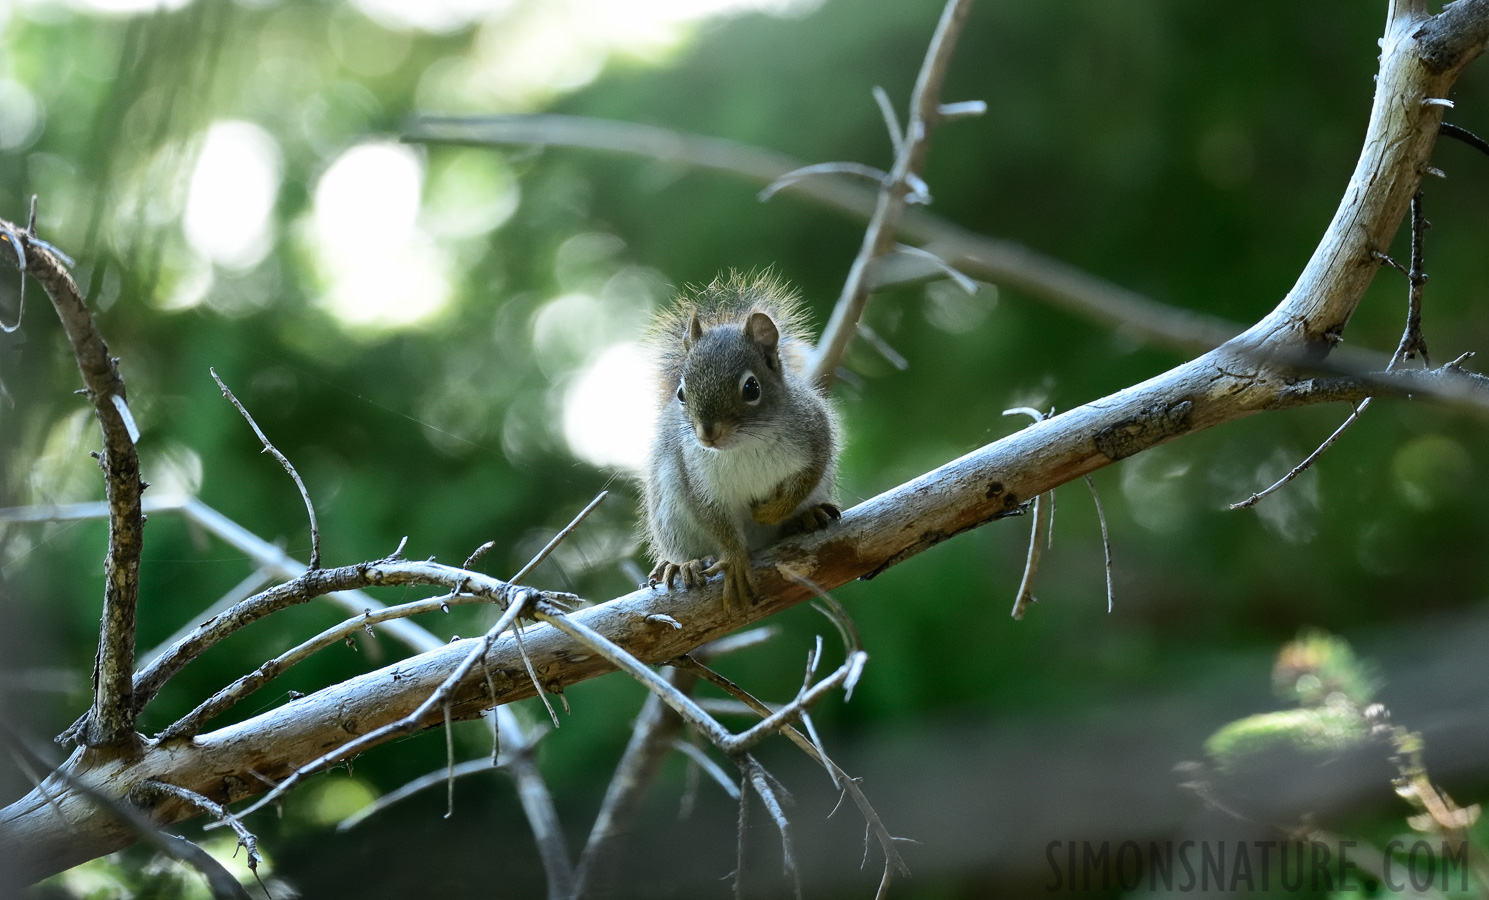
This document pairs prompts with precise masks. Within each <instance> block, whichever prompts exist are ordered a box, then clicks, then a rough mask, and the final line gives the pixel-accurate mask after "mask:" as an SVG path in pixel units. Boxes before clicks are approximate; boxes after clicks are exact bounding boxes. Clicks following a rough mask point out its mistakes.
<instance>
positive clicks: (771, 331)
mask: <svg viewBox="0 0 1489 900" xmlns="http://www.w3.org/2000/svg"><path fill="white" fill-rule="evenodd" d="M744 331H745V337H747V338H749V339H750V340H752V341H754V342H755V343H757V344H759V345H760V347H761V349H763V350H765V351H767V352H773V351H774V350H775V349H776V345H777V344H779V343H780V342H781V333H780V332H779V331H777V330H776V323H774V322H772V321H771V320H770V316H767V315H766V314H765V313H763V312H757V313H750V317H749V318H748V319H746V320H745V326H744Z"/></svg>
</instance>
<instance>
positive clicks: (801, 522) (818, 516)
mask: <svg viewBox="0 0 1489 900" xmlns="http://www.w3.org/2000/svg"><path fill="white" fill-rule="evenodd" d="M842 517H843V511H842V510H841V509H839V508H838V505H837V504H836V503H818V504H817V505H816V506H809V507H807V508H806V509H804V510H802V511H801V512H800V513H799V514H797V515H796V516H793V517H792V518H790V519H788V520H786V522H785V524H783V525H781V536H782V537H785V536H786V535H788V534H805V533H806V532H808V531H816V530H817V529H818V528H822V527H824V526H825V525H827V523H828V522H831V521H834V520H835V519H841V518H842Z"/></svg>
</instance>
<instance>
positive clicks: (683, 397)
mask: <svg viewBox="0 0 1489 900" xmlns="http://www.w3.org/2000/svg"><path fill="white" fill-rule="evenodd" d="M684 388H685V385H684V384H683V383H682V382H681V381H679V382H678V383H677V402H678V403H681V404H683V405H684V406H686V405H687V402H688V395H687V392H686V390H684Z"/></svg>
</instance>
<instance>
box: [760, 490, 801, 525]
mask: <svg viewBox="0 0 1489 900" xmlns="http://www.w3.org/2000/svg"><path fill="white" fill-rule="evenodd" d="M796 502H797V501H793V500H792V499H791V498H790V497H785V496H782V495H781V494H779V493H777V494H775V495H774V496H772V497H769V498H767V499H765V500H756V501H755V502H753V503H751V504H750V518H752V519H754V520H755V523H756V524H758V525H779V524H781V523H782V522H784V521H786V519H787V518H788V517H789V516H790V515H791V510H793V509H795V508H796Z"/></svg>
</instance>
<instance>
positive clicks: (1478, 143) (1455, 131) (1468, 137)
mask: <svg viewBox="0 0 1489 900" xmlns="http://www.w3.org/2000/svg"><path fill="white" fill-rule="evenodd" d="M1437 129H1438V133H1440V134H1441V135H1442V136H1443V137H1450V138H1453V139H1455V140H1459V141H1462V142H1463V143H1465V144H1467V145H1468V146H1470V147H1472V148H1474V149H1475V150H1477V151H1479V152H1480V153H1483V154H1485V155H1486V156H1489V141H1486V140H1484V139H1483V138H1481V137H1479V136H1478V135H1476V134H1474V133H1473V132H1472V131H1469V130H1468V129H1467V128H1464V127H1462V126H1461V125H1453V124H1450V123H1448V122H1443V123H1442V124H1441V125H1438V126H1437Z"/></svg>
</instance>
